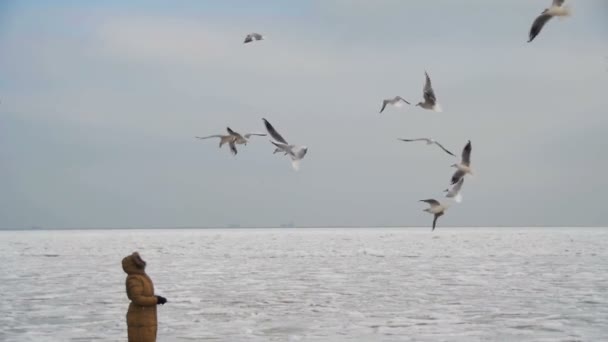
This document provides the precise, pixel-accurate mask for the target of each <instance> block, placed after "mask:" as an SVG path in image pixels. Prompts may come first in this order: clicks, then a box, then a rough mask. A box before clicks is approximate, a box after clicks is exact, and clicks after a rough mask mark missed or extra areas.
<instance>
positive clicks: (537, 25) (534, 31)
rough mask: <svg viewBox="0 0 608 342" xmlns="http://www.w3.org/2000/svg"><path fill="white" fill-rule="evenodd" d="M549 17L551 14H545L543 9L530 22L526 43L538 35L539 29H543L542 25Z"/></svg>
mask: <svg viewBox="0 0 608 342" xmlns="http://www.w3.org/2000/svg"><path fill="white" fill-rule="evenodd" d="M551 18H552V16H551V15H549V14H547V13H546V11H545V12H543V13H542V14H541V15H539V16H538V17H537V18H536V19H535V20H534V22H533V23H532V27H531V28H530V35H529V40H528V43H530V42H531V41H533V40H534V38H536V36H538V34H539V33H540V31H541V30H542V29H543V26H545V24H546V23H547V21H549V19H551Z"/></svg>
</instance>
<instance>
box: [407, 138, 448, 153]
mask: <svg viewBox="0 0 608 342" xmlns="http://www.w3.org/2000/svg"><path fill="white" fill-rule="evenodd" d="M398 140H401V141H405V142H411V141H426V144H427V145H432V144H435V145H437V146H439V147H440V148H441V149H442V150H444V151H445V153H447V154H449V155H451V156H454V157H456V155H454V153H452V152H450V151H448V150H447V149H446V148H445V147H443V145H441V144H440V143H439V142H438V141H437V140H435V139H432V138H418V139H401V138H398Z"/></svg>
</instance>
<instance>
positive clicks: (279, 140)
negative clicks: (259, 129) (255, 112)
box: [262, 119, 308, 171]
mask: <svg viewBox="0 0 608 342" xmlns="http://www.w3.org/2000/svg"><path fill="white" fill-rule="evenodd" d="M262 120H264V126H266V130H267V131H268V134H270V136H271V137H272V139H274V140H275V141H270V142H271V143H272V144H273V145H274V146H276V147H277V148H276V150H275V151H274V153H276V152H278V151H282V152H285V154H288V155H289V156H290V157H291V166H292V167H293V169H294V170H296V171H297V170H299V169H300V160H302V158H304V156H305V155H306V153H307V152H308V147H306V146H296V145H290V144H289V143H288V142H287V140H285V139H284V138H283V137H282V136H281V135H280V134H279V132H277V130H276V129H274V127H272V125H271V124H270V122H268V120H266V119H262Z"/></svg>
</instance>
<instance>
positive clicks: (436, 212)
mask: <svg viewBox="0 0 608 342" xmlns="http://www.w3.org/2000/svg"><path fill="white" fill-rule="evenodd" d="M420 202H425V203H427V204H428V205H429V206H430V207H429V208H426V209H424V210H423V211H426V212H427V213H429V214H433V229H432V230H431V231H433V230H435V225H436V224H437V219H438V218H439V217H440V216H443V214H445V211H446V210H447V209H448V207H447V206H446V205H443V204H441V203H439V201H437V200H434V199H425V200H420Z"/></svg>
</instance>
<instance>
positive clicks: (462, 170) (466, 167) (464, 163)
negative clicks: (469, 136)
mask: <svg viewBox="0 0 608 342" xmlns="http://www.w3.org/2000/svg"><path fill="white" fill-rule="evenodd" d="M452 167H455V168H457V169H458V170H456V172H454V175H453V176H452V185H454V184H456V183H458V181H459V180H460V179H461V178H463V177H464V176H465V175H466V174H473V170H472V169H471V140H469V141H468V142H467V144H466V145H465V147H464V148H463V149H462V160H461V161H460V164H452Z"/></svg>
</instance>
